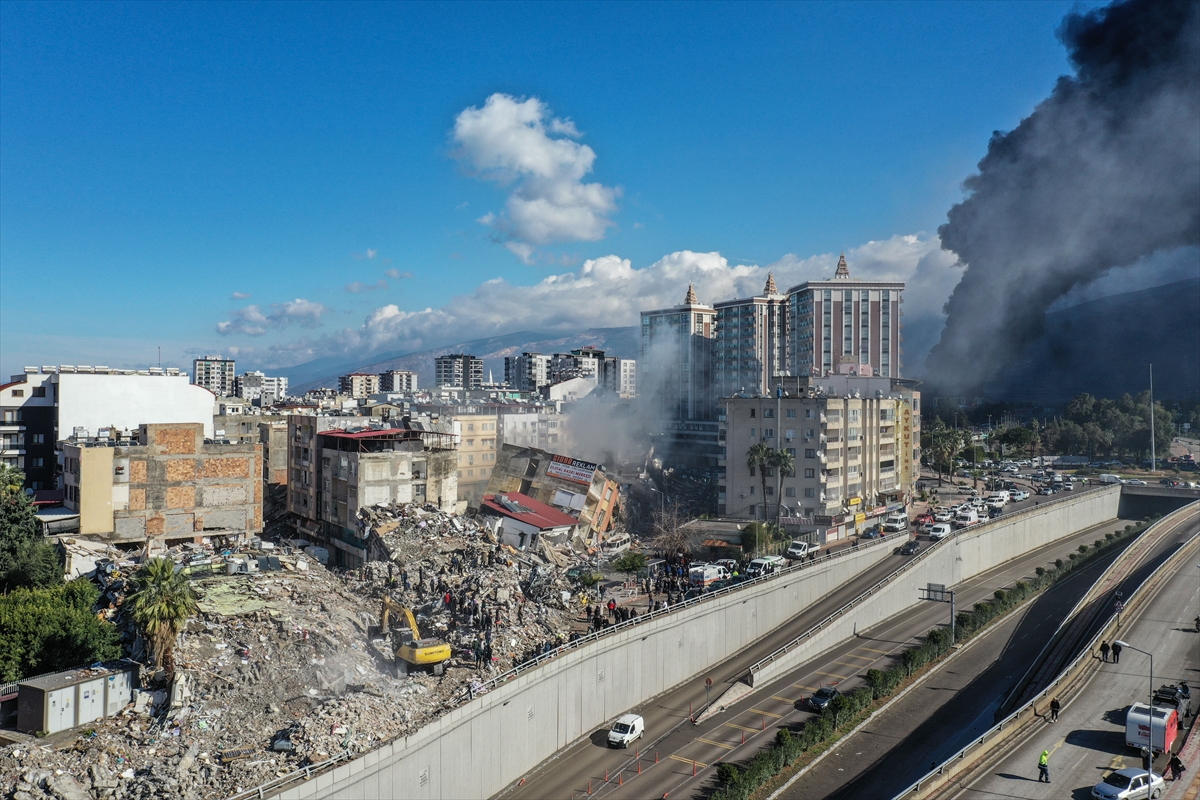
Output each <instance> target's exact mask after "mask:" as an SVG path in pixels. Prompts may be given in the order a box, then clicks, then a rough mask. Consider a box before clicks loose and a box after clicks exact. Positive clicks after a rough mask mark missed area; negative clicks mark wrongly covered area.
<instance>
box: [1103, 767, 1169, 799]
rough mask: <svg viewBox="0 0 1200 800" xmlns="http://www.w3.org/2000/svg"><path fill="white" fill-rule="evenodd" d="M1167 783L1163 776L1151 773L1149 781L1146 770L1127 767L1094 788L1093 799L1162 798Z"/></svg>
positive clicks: (1112, 774) (1113, 773) (1112, 773)
mask: <svg viewBox="0 0 1200 800" xmlns="http://www.w3.org/2000/svg"><path fill="white" fill-rule="evenodd" d="M1165 787H1166V782H1164V781H1163V778H1162V776H1161V775H1155V774H1154V773H1153V772H1151V773H1150V775H1149V778H1148V779H1147V775H1146V770H1144V769H1142V768H1141V767H1126V768H1125V769H1119V770H1116V771H1115V772H1110V773H1108V776H1107V777H1106V778H1105V779H1104V780H1102V781H1100V782H1099V783H1097V784H1096V785H1095V786H1093V787H1092V797H1093V798H1095V800H1142V798H1147V797H1149V798H1157V797H1161V796H1162V793H1163V790H1164V789H1165Z"/></svg>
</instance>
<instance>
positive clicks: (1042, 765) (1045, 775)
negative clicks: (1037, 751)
mask: <svg viewBox="0 0 1200 800" xmlns="http://www.w3.org/2000/svg"><path fill="white" fill-rule="evenodd" d="M1043 780H1044V781H1045V782H1046V783H1049V782H1050V751H1049V750H1043V751H1042V755H1041V757H1040V758H1039V759H1038V783H1041V782H1042V781H1043Z"/></svg>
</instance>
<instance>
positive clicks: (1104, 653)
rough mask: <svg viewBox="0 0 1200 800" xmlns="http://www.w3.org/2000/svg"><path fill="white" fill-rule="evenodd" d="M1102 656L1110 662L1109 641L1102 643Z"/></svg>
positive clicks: (1106, 661)
mask: <svg viewBox="0 0 1200 800" xmlns="http://www.w3.org/2000/svg"><path fill="white" fill-rule="evenodd" d="M1100 657H1101V658H1103V659H1104V661H1105V663H1108V642H1101V643H1100Z"/></svg>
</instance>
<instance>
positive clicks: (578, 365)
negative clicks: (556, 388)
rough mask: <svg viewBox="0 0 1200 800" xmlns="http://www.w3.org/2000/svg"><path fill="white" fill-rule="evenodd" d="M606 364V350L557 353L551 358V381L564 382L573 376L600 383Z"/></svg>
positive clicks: (552, 382)
mask: <svg viewBox="0 0 1200 800" xmlns="http://www.w3.org/2000/svg"><path fill="white" fill-rule="evenodd" d="M603 365H604V351H603V350H591V351H590V352H588V351H585V350H572V351H571V352H570V353H555V354H554V355H553V356H552V357H551V359H550V383H551V384H555V383H562V382H563V381H569V380H571V379H572V378H583V379H584V380H587V381H591V382H592V383H593V384H599V383H600V373H601V372H602V369H603Z"/></svg>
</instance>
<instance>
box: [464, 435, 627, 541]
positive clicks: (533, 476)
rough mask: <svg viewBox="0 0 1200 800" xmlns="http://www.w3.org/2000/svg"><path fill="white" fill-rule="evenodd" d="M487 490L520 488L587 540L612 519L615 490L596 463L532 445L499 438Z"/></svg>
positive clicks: (616, 499)
mask: <svg viewBox="0 0 1200 800" xmlns="http://www.w3.org/2000/svg"><path fill="white" fill-rule="evenodd" d="M487 494H489V495H502V494H503V495H507V494H521V495H524V496H525V497H528V498H531V499H533V500H536V501H538V502H540V503H545V504H546V505H547V506H550V507H551V508H555V509H558V510H559V511H562V512H563V513H566V514H569V515H571V516H572V517H574V518H575V519H576V520H577V522H578V527H577V528H576V530H575V534H576V535H577V536H578V537H579V538H581V539H582V540H584V541H585V542H588V543H591V544H599V543H600V542H601V541H602V540H603V535H604V534H605V533H607V532H609V531H611V530H613V528H614V527H615V525H616V521H617V520H616V518H617V516H618V513H619V509H620V492H619V491H618V486H617V483H616V481H613V480H610V479H609V478H608V476H607V475H605V474H604V471H603V470H602V469H600V465H598V464H593V463H591V462H590V461H581V460H579V459H576V458H571V457H570V456H564V455H559V454H557V453H551V452H548V451H546V450H540V449H538V448H535V447H521V446H518V445H511V444H504V445H502V446H501V447H500V449H499V451H498V452H497V454H496V466H495V467H494V468H493V469H492V476H491V479H490V480H489V481H488V488H487Z"/></svg>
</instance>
